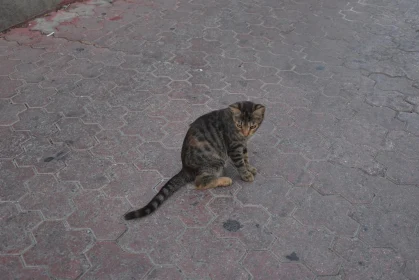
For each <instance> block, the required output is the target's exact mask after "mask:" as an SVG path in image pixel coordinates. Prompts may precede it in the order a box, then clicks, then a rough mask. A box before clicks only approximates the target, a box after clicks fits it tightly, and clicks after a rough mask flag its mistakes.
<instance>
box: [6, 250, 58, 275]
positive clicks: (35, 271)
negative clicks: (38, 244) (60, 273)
mask: <svg viewBox="0 0 419 280" xmlns="http://www.w3.org/2000/svg"><path fill="white" fill-rule="evenodd" d="M0 273H1V275H2V277H4V278H5V279H13V278H15V279H22V280H31V279H39V280H48V279H50V278H49V277H48V274H47V272H46V270H45V269H44V268H40V267H30V268H29V267H24V266H23V263H22V261H21V260H20V259H19V257H18V256H1V257H0Z"/></svg>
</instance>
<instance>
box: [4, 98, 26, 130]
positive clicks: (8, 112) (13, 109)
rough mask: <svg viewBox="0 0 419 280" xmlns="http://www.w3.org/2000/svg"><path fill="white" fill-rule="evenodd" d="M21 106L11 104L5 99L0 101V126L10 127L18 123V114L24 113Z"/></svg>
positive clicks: (23, 108) (24, 108)
mask: <svg viewBox="0 0 419 280" xmlns="http://www.w3.org/2000/svg"><path fill="white" fill-rule="evenodd" d="M25 110H26V107H25V106H24V105H23V104H13V103H11V102H10V101H8V100H6V99H1V100H0V112H1V115H0V125H2V126H5V125H12V124H14V123H16V122H18V121H19V117H18V114H20V113H21V112H23V111H25Z"/></svg>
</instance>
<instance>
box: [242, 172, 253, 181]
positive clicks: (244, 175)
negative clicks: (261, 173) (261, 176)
mask: <svg viewBox="0 0 419 280" xmlns="http://www.w3.org/2000/svg"><path fill="white" fill-rule="evenodd" d="M240 177H241V178H242V180H243V181H246V182H253V181H254V180H255V177H254V176H253V174H252V173H250V172H249V171H246V172H243V173H241V174H240Z"/></svg>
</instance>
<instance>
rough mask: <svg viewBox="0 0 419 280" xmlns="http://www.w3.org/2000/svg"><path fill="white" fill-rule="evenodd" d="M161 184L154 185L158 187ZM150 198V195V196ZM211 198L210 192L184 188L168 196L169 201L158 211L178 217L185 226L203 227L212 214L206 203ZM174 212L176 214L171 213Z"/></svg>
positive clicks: (208, 221)
mask: <svg viewBox="0 0 419 280" xmlns="http://www.w3.org/2000/svg"><path fill="white" fill-rule="evenodd" d="M164 183H166V182H163V183H162V184H161V186H158V187H156V189H160V188H161V187H162V186H163V184H164ZM150 199H151V197H150ZM211 199H212V195H211V193H210V192H200V191H196V190H195V189H194V188H193V189H186V188H185V187H184V189H183V190H181V191H178V192H176V193H175V194H174V195H173V196H172V197H170V199H169V202H168V203H166V205H164V206H162V207H161V209H159V211H161V212H162V215H165V216H168V217H169V216H176V217H178V218H179V219H180V220H181V221H182V222H183V223H184V224H185V225H186V226H187V227H203V226H205V225H207V224H209V223H210V221H211V220H212V218H213V215H211V213H210V212H209V211H208V209H207V208H206V205H207V204H208V202H209V201H210V200H211ZM174 213H176V215H173V214H174Z"/></svg>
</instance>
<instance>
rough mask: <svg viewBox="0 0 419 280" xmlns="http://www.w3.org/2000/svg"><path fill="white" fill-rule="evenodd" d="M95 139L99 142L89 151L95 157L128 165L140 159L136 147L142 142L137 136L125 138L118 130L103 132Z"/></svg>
mask: <svg viewBox="0 0 419 280" xmlns="http://www.w3.org/2000/svg"><path fill="white" fill-rule="evenodd" d="M95 137H96V139H97V140H98V141H99V144H97V145H95V146H94V147H93V148H92V149H91V152H92V153H93V154H95V155H98V156H103V157H112V159H113V160H114V161H115V162H117V163H129V162H132V161H134V160H135V159H137V158H139V157H140V154H139V152H138V151H137V147H138V146H139V145H140V144H142V141H141V139H140V138H139V137H137V136H125V135H122V134H121V133H120V132H119V131H118V130H103V131H101V132H99V133H98V134H96V136H95Z"/></svg>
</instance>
